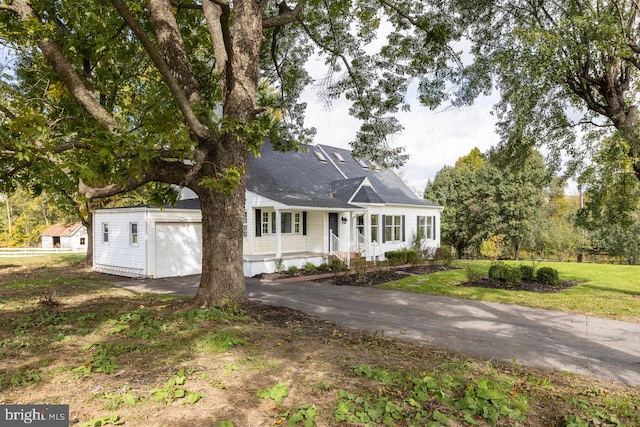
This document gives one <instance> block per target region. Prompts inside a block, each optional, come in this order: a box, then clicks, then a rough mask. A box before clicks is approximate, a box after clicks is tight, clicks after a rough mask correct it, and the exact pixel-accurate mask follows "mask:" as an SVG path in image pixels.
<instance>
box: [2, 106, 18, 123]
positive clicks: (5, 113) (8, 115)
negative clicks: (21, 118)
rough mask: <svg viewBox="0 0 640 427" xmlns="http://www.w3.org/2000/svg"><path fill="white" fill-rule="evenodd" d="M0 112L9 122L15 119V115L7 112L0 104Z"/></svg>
mask: <svg viewBox="0 0 640 427" xmlns="http://www.w3.org/2000/svg"><path fill="white" fill-rule="evenodd" d="M0 111H1V112H2V113H4V115H5V116H7V118H9V119H10V120H15V119H16V118H17V117H16V115H15V114H13V113H12V112H11V110H9V109H8V108H7V107H5V106H4V105H2V104H0Z"/></svg>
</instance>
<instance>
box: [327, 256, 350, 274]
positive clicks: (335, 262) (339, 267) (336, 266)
mask: <svg viewBox="0 0 640 427" xmlns="http://www.w3.org/2000/svg"><path fill="white" fill-rule="evenodd" d="M346 268H347V266H346V265H345V264H344V262H342V261H341V260H339V259H338V258H333V259H332V260H331V261H329V270H331V271H343V270H345V269H346Z"/></svg>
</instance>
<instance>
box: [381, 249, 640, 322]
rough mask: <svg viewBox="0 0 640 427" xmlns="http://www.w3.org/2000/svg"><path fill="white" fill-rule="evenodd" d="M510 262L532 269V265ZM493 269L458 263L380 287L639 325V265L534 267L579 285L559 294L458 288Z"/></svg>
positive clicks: (554, 264)
mask: <svg viewBox="0 0 640 427" xmlns="http://www.w3.org/2000/svg"><path fill="white" fill-rule="evenodd" d="M508 263H509V264H511V265H518V264H525V265H534V264H533V263H532V262H530V261H520V262H515V261H511V262H508ZM490 265H491V261H469V260H458V261H454V262H453V266H454V267H457V268H458V269H457V270H448V271H441V272H438V273H434V274H428V275H416V276H408V277H406V278H404V279H401V280H397V281H394V282H390V283H385V284H382V285H379V287H380V288H383V289H393V290H401V291H408V292H419V293H424V294H431V295H443V296H451V297H457V298H466V299H473V300H482V301H492V302H501V303H506V304H517V305H523V306H527V307H536V308H544V309H548V310H557V311H565V312H570V313H578V314H586V315H591V316H598V317H605V318H610V319H616V320H625V321H630V322H640V266H631V265H611V264H588V263H566V262H565V263H560V262H545V263H536V264H535V266H536V268H539V267H545V266H546V267H552V268H555V269H556V270H558V272H559V273H560V279H562V280H568V281H575V282H577V283H578V285H576V286H572V287H571V288H569V289H565V290H562V291H560V292H557V293H538V292H527V291H517V290H505V289H489V288H483V287H466V286H460V284H462V283H464V282H466V281H467V280H468V275H469V273H468V270H472V271H474V274H472V276H473V275H478V274H484V275H486V274H487V271H488V270H489V266H490Z"/></svg>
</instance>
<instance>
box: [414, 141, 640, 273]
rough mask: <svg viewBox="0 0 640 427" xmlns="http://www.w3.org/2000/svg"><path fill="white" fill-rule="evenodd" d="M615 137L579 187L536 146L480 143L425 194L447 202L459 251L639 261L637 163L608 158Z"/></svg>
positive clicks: (448, 237)
mask: <svg viewBox="0 0 640 427" xmlns="http://www.w3.org/2000/svg"><path fill="white" fill-rule="evenodd" d="M609 145H610V144H608V143H607V142H606V141H605V142H604V143H603V149H602V150H601V151H600V153H599V155H598V156H597V157H596V158H594V162H593V164H592V165H591V166H589V167H587V168H585V170H586V171H585V172H584V173H583V174H581V175H580V177H579V181H578V182H579V183H580V187H581V188H582V189H584V193H583V194H577V195H566V194H565V188H566V182H565V181H564V180H563V179H561V178H560V177H558V176H556V175H554V173H553V172H552V170H551V169H549V168H548V167H547V166H546V164H545V162H544V159H543V157H542V156H541V155H540V153H539V152H537V151H535V150H533V149H532V150H530V152H529V153H528V155H527V156H526V157H522V156H518V157H517V158H513V157H511V156H509V155H508V154H507V153H505V152H504V151H499V150H493V151H489V152H487V153H481V152H480V150H478V149H477V148H474V149H473V150H472V151H471V152H470V153H469V154H468V155H466V156H464V157H461V158H460V159H458V161H457V162H456V163H455V165H454V166H444V167H443V168H442V169H441V170H440V171H439V172H438V173H437V174H436V176H435V178H434V179H433V180H432V181H429V182H428V183H427V185H426V188H425V191H424V197H425V199H428V200H430V201H433V202H436V203H439V204H441V205H442V206H444V210H443V212H442V218H441V221H442V224H441V235H442V243H443V244H444V245H450V246H451V247H452V248H453V250H454V251H455V253H456V256H458V257H485V258H493V259H498V258H502V259H505V258H510V259H519V258H544V259H557V260H560V261H570V260H574V261H576V260H578V261H582V260H589V261H606V262H623V263H629V264H638V263H640V242H639V240H638V236H640V214H639V213H638V209H637V208H638V191H639V188H638V187H639V186H638V184H637V180H636V178H635V176H634V172H633V169H632V168H627V169H626V171H625V170H620V168H619V167H617V166H616V165H617V164H616V163H613V162H611V161H607V160H611V159H610V158H607V157H606V155H607V151H608V147H609ZM609 154H611V153H609ZM614 187H616V191H611V189H612V188H614Z"/></svg>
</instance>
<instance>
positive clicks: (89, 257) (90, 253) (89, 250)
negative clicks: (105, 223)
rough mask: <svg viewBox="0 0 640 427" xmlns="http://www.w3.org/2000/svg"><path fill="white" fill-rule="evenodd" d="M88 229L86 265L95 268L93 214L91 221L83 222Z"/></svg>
mask: <svg viewBox="0 0 640 427" xmlns="http://www.w3.org/2000/svg"><path fill="white" fill-rule="evenodd" d="M82 223H83V225H84V226H85V227H87V255H85V257H84V265H85V266H86V267H91V266H93V212H91V211H90V212H89V221H84V219H83V220H82Z"/></svg>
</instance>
